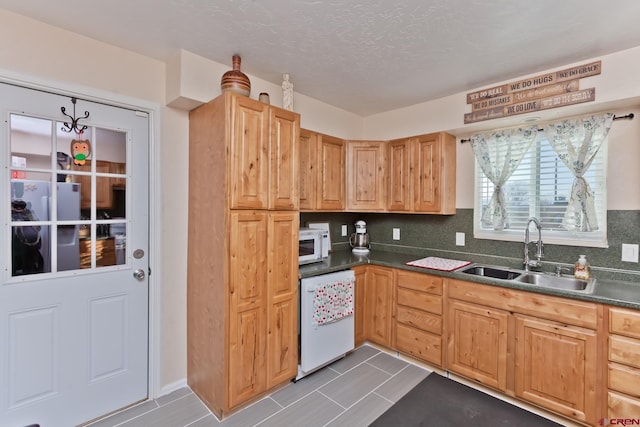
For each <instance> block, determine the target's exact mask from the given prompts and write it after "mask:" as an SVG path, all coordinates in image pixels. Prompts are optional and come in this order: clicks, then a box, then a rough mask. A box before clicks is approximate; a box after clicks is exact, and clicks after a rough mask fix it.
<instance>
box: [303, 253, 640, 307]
mask: <svg viewBox="0 0 640 427" xmlns="http://www.w3.org/2000/svg"><path fill="white" fill-rule="evenodd" d="M428 256H439V257H442V254H432V255H431V254H428V253H427V254H424V255H415V254H405V253H396V252H387V251H381V250H372V251H371V253H369V254H368V255H354V254H352V253H351V251H350V250H344V251H335V252H332V253H331V254H330V255H329V258H328V259H327V260H325V261H323V262H319V263H315V264H307V265H301V266H300V270H299V274H300V278H305V277H312V276H318V275H320V274H326V273H332V272H334V271H340V270H346V269H348V268H352V267H355V266H358V265H366V264H372V265H381V266H385V267H393V268H400V269H403V270H410V271H417V272H420V273H425V274H431V275H434V276H442V277H449V278H453V279H460V280H466V281H468V282H476V283H482V284H486V285H492V286H502V287H505V288H512V289H519V290H523V291H529V292H537V293H543V294H548V295H555V296H560V297H565V298H573V299H579V300H583V301H591V302H597V303H603V304H610V305H616V306H620V307H627V308H633V309H636V310H640V282H634V281H624V280H613V279H610V278H607V273H606V272H598V273H597V274H595V273H594V274H593V277H595V279H596V281H595V286H594V287H593V291H592V292H590V293H585V292H578V291H570V290H564V289H555V288H545V287H541V286H536V285H530V284H526V283H521V282H517V281H514V280H501V279H493V278H489V277H481V276H475V275H473V274H466V273H462V272H459V271H452V272H445V271H439V270H431V269H426V268H419V267H411V266H408V265H406V263H407V262H409V261H413V260H416V259H421V258H425V257H428ZM451 258H454V259H461V258H459V257H451ZM464 260H465V261H472V262H479V261H478V260H473V259H464ZM487 264H490V263H487ZM490 265H491V264H490ZM493 265H500V263H494V264H493ZM507 267H508V266H507Z"/></svg>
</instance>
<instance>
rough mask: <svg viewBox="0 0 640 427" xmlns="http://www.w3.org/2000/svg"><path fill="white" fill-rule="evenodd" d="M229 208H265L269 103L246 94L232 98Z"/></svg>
mask: <svg viewBox="0 0 640 427" xmlns="http://www.w3.org/2000/svg"><path fill="white" fill-rule="evenodd" d="M231 120H232V126H230V129H231V143H230V154H231V165H230V166H231V167H230V170H229V177H228V179H229V191H230V193H231V194H230V196H231V197H230V199H231V206H230V207H231V209H267V202H268V200H267V199H268V195H269V192H268V172H269V162H268V159H269V132H268V129H269V106H268V105H266V104H263V103H262V102H258V101H255V100H253V99H250V98H247V97H246V96H233V97H231Z"/></svg>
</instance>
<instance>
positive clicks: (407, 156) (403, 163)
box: [387, 138, 413, 212]
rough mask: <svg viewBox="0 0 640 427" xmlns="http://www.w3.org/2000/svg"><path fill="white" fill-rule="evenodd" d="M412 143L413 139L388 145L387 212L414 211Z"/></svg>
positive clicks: (392, 142)
mask: <svg viewBox="0 0 640 427" xmlns="http://www.w3.org/2000/svg"><path fill="white" fill-rule="evenodd" d="M411 143H412V140H411V139H409V138H404V139H397V140H394V141H389V143H388V144H387V184H388V187H387V210H390V211H399V212H410V211H412V210H413V192H412V191H411V190H412V181H411V168H412V164H411V160H412V156H411V147H412V145H411Z"/></svg>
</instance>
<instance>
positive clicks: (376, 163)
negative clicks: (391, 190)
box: [347, 141, 387, 212]
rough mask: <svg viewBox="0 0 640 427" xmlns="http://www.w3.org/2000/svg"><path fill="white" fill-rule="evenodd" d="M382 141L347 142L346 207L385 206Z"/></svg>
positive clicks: (376, 207)
mask: <svg viewBox="0 0 640 427" xmlns="http://www.w3.org/2000/svg"><path fill="white" fill-rule="evenodd" d="M386 148H387V147H386V142H381V141H348V142H347V182H348V183H349V185H348V186H347V210H349V211H358V210H362V211H366V212H368V211H381V210H384V209H385V207H386V198H385V193H386V181H385V163H386Z"/></svg>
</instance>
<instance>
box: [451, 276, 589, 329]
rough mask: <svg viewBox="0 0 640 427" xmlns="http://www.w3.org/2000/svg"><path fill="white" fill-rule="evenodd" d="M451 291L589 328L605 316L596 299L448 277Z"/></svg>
mask: <svg viewBox="0 0 640 427" xmlns="http://www.w3.org/2000/svg"><path fill="white" fill-rule="evenodd" d="M447 292H448V293H449V298H454V299H457V300H461V301H467V302H471V303H474V304H480V305H484V306H488V307H495V308H499V309H501V310H507V311H511V312H514V313H522V314H528V315H530V316H534V317H537V318H542V319H549V320H555V321H556V322H561V323H568V324H570V325H574V326H582V327H585V328H589V329H596V328H597V326H598V318H599V316H602V306H598V305H596V304H595V303H592V302H586V301H578V300H574V299H570V298H562V297H555V296H549V295H542V294H538V293H536V292H527V291H520V290H516V289H509V288H503V287H501V286H491V285H482V284H479V283H474V282H467V281H463V280H456V279H449V280H447ZM599 307H600V308H599ZM599 312H600V314H599Z"/></svg>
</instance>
